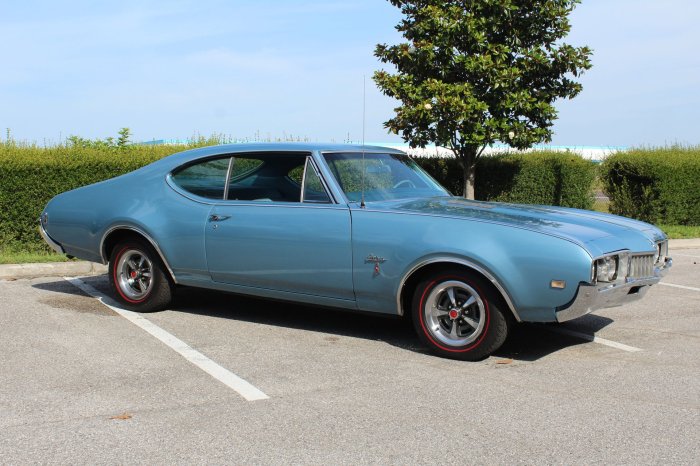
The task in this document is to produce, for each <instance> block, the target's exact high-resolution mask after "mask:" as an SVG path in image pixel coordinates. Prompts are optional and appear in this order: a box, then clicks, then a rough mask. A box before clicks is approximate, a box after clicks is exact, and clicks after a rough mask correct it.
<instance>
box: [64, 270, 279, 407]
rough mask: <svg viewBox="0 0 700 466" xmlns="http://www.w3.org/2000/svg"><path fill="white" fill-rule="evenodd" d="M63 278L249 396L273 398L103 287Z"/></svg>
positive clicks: (246, 396)
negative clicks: (118, 303)
mask: <svg viewBox="0 0 700 466" xmlns="http://www.w3.org/2000/svg"><path fill="white" fill-rule="evenodd" d="M63 278H64V279H65V280H66V281H68V282H70V283H71V284H72V285H74V286H75V287H77V288H79V289H81V290H83V291H84V292H85V293H87V294H89V295H90V296H92V297H93V298H96V299H97V300H99V301H100V302H101V303H102V304H104V305H105V306H107V307H108V308H110V309H111V310H113V311H114V312H116V313H117V314H119V315H120V316H122V317H124V318H125V319H127V320H128V321H130V322H131V323H132V324H135V325H138V326H139V327H141V329H143V330H145V331H146V332H148V333H150V334H151V335H153V336H154V337H156V338H157V339H158V340H160V341H161V342H163V343H164V344H166V345H167V346H169V347H170V348H172V349H173V350H175V351H176V352H177V353H178V354H180V356H182V357H183V358H185V359H186V360H188V361H189V362H191V363H192V364H194V365H195V366H197V367H199V368H200V369H202V370H203V371H204V372H206V373H207V374H209V375H211V376H212V377H214V378H215V379H216V380H218V381H220V382H221V383H223V384H224V385H226V386H227V387H229V388H231V389H233V390H234V391H236V392H237V393H238V394H239V395H241V396H242V397H243V398H245V399H246V400H248V401H255V400H266V399H268V398H269V397H268V396H267V395H265V394H264V393H263V392H262V391H260V390H259V389H258V388H256V387H254V386H253V385H251V384H250V383H248V382H246V381H245V380H243V379H242V378H240V377H238V376H237V375H236V374H234V373H233V372H231V371H229V370H228V369H226V368H224V367H221V366H220V365H218V364H217V363H215V362H214V361H212V360H211V359H209V358H208V357H206V356H205V355H203V354H202V353H200V352H199V351H197V350H195V349H194V348H192V347H191V346H189V345H188V344H187V343H185V342H184V341H182V340H180V339H179V338H177V337H176V336H175V335H172V334H170V333H168V332H166V331H165V330H163V329H162V328H160V327H158V326H157V325H156V324H154V323H153V322H151V321H150V320H148V319H146V318H145V317H143V316H142V315H141V314H139V313H136V312H132V311H127V310H125V309H120V308H118V307H116V306H115V305H114V304H116V303H115V302H114V301H113V300H112V299H111V298H110V297H108V296H107V295H105V294H103V293H101V292H100V291H98V290H97V289H95V288H94V287H92V286H91V285H89V284H87V283H85V282H84V281H82V280H80V279H79V278H71V277H63Z"/></svg>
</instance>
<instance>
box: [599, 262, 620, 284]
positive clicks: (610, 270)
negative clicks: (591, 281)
mask: <svg viewBox="0 0 700 466" xmlns="http://www.w3.org/2000/svg"><path fill="white" fill-rule="evenodd" d="M616 275H617V258H615V257H612V256H608V257H603V258H602V259H598V260H597V261H596V276H597V277H598V281H600V282H611V281H613V280H615V276H616Z"/></svg>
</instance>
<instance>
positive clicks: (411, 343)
mask: <svg viewBox="0 0 700 466" xmlns="http://www.w3.org/2000/svg"><path fill="white" fill-rule="evenodd" d="M83 281H85V282H86V283H87V284H89V285H91V286H92V287H94V288H96V289H98V290H99V291H101V292H102V293H104V294H106V295H108V296H111V293H110V290H109V286H108V283H107V280H106V277H104V276H98V277H87V278H83ZM32 286H33V287H35V288H38V289H42V290H47V291H52V292H55V293H64V294H70V295H76V296H85V294H84V293H83V292H82V291H81V290H79V289H78V288H76V287H74V286H73V285H71V284H70V283H68V282H66V281H65V280H58V281H53V282H45V283H37V284H34V285H32ZM169 310H170V311H174V312H183V313H188V314H196V315H206V316H210V317H217V318H221V319H233V320H239V321H245V322H250V323H256V324H261V325H269V326H273V327H286V328H293V329H299V330H308V331H313V332H321V333H327V334H330V335H338V336H348V337H354V338H362V339H365V340H374V341H384V342H386V343H388V344H390V345H392V346H395V347H398V348H402V349H405V350H408V351H412V352H416V353H423V354H429V353H430V351H429V350H428V349H427V348H426V347H425V346H424V345H423V344H422V343H421V342H420V340H419V339H418V337H417V336H416V334H415V331H414V329H413V325H412V323H411V321H410V319H409V318H400V317H396V316H384V315H378V314H369V313H359V312H355V311H347V310H338V309H332V308H327V307H313V306H307V305H300V304H294V303H288V302H281V301H273V300H270V299H263V298H252V297H247V296H240V295H235V294H231V293H225V292H219V291H212V290H204V289H197V288H179V289H178V291H177V294H176V298H175V300H174V302H173V304H172V305H171V307H170V309H169ZM612 322H613V321H612V320H611V319H608V318H606V317H600V316H596V315H591V314H589V315H587V316H584V317H582V318H580V319H577V320H575V321H572V322H568V323H566V324H519V325H515V326H514V327H513V328H512V331H511V333H510V335H509V337H508V340H506V343H505V344H504V345H503V347H502V348H501V349H499V350H498V351H496V353H495V354H494V356H496V357H501V358H509V359H513V360H517V361H528V362H532V361H537V360H539V359H541V358H544V357H546V356H548V355H550V354H552V353H556V352H557V351H561V350H563V349H565V348H568V347H571V346H577V345H580V344H583V343H588V341H586V340H584V339H581V338H577V337H574V336H571V335H565V334H561V333H557V332H556V328H557V327H559V326H560V325H561V326H563V327H565V328H566V329H568V330H573V331H577V332H580V333H585V334H589V335H592V334H594V333H595V332H597V331H598V330H600V329H602V328H604V327H606V326H607V325H609V324H610V323H612Z"/></svg>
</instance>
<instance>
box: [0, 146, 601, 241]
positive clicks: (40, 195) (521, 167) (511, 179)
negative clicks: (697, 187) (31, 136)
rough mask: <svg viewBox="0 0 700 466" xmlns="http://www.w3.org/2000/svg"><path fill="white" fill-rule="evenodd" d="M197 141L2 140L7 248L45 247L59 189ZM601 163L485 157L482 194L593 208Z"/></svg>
mask: <svg viewBox="0 0 700 466" xmlns="http://www.w3.org/2000/svg"><path fill="white" fill-rule="evenodd" d="M195 145H200V144H193V145H192V146H187V147H183V146H126V147H94V146H89V145H88V146H85V147H81V146H80V145H72V146H56V147H48V148H43V147H36V146H26V145H16V144H12V143H4V144H3V143H0V215H1V217H0V249H6V250H9V251H25V252H41V251H46V250H47V246H46V245H45V244H44V243H43V241H42V240H41V238H40V236H39V234H38V231H37V225H38V224H37V219H38V217H39V215H40V214H41V211H42V209H43V208H44V206H45V205H46V203H47V202H48V201H49V200H50V199H51V198H52V197H53V196H55V195H56V194H59V193H61V192H64V191H67V190H70V189H74V188H77V187H79V186H84V185H87V184H91V183H95V182H98V181H102V180H105V179H108V178H112V177H115V176H118V175H121V174H123V173H127V172H129V171H132V170H135V169H136V168H139V167H141V166H143V165H146V164H148V163H151V162H153V161H155V160H158V159H159V158H162V157H165V156H167V155H170V154H172V153H174V152H179V151H182V150H185V149H188V148H190V147H193V146H195ZM417 161H418V162H419V163H420V164H421V165H422V166H423V167H424V168H425V169H426V170H427V171H428V172H429V173H431V174H432V175H433V176H434V177H435V178H436V179H437V180H438V181H440V182H441V183H442V184H443V185H444V186H445V187H447V188H448V189H450V190H451V191H452V192H453V193H454V194H457V195H461V193H462V170H461V167H460V166H459V165H458V164H457V162H456V160H455V159H453V158H420V159H418V160H417ZM593 173H594V169H593V164H592V163H590V162H588V161H586V160H583V159H582V158H581V157H578V156H575V155H570V154H561V153H554V152H545V153H531V154H525V155H521V154H512V155H503V156H496V157H487V158H483V159H481V161H480V162H479V165H478V167H477V184H476V194H477V198H479V199H487V200H498V201H509V202H522V203H530V204H553V205H564V206H571V207H581V208H590V207H591V205H592V196H591V185H592V182H593Z"/></svg>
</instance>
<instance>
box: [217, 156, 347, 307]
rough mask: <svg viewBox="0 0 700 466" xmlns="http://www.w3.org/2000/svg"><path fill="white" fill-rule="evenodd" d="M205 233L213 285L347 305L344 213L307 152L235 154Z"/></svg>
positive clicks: (345, 217) (345, 208)
mask: <svg viewBox="0 0 700 466" xmlns="http://www.w3.org/2000/svg"><path fill="white" fill-rule="evenodd" d="M228 179H229V182H228V185H227V186H226V192H225V194H224V198H225V200H223V201H221V202H218V203H216V204H215V205H214V206H213V207H212V209H211V211H210V214H209V219H208V221H207V224H206V226H205V230H206V234H205V242H206V245H205V247H206V254H207V264H208V268H209V273H210V275H211V278H212V280H213V281H215V282H220V283H227V284H231V285H237V286H244V287H254V288H258V289H269V290H276V291H284V292H291V293H301V294H305V295H312V296H321V297H327V298H335V299H342V300H348V301H354V293H353V287H352V247H351V238H350V234H351V229H350V211H349V209H348V207H347V205H341V204H337V203H335V202H334V201H333V199H332V197H331V196H330V195H329V193H328V190H327V189H326V187H325V185H324V183H323V181H322V179H321V178H320V176H319V173H318V170H317V169H316V167H315V165H314V163H313V160H312V158H311V156H310V154H308V153H289V152H283V153H254V154H239V155H235V154H234V157H233V159H232V163H231V167H230V168H229V176H228Z"/></svg>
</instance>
